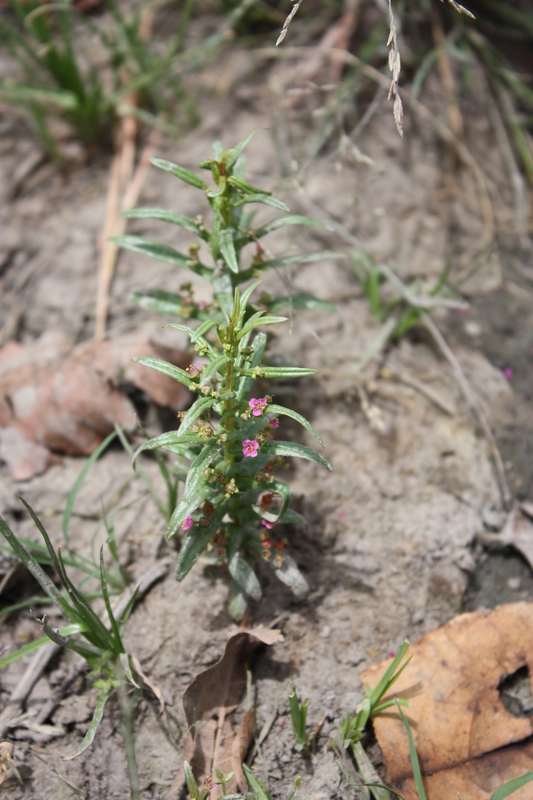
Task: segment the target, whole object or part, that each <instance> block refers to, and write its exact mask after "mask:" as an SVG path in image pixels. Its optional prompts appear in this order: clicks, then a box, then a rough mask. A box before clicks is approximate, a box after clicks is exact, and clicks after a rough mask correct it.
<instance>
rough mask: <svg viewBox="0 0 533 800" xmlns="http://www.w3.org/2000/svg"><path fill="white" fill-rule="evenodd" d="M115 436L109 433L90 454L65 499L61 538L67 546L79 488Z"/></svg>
mask: <svg viewBox="0 0 533 800" xmlns="http://www.w3.org/2000/svg"><path fill="white" fill-rule="evenodd" d="M116 435H117V432H116V431H113V433H110V434H109V436H106V438H105V439H104V441H103V442H102V443H101V444H99V445H98V447H97V448H96V450H95V451H94V453H92V454H91V455H90V456H89V458H88V459H87V461H86V462H85V464H84V465H83V469H82V470H81V472H80V474H79V475H78V477H77V478H76V480H75V482H74V486H73V487H72V489H71V490H70V492H69V495H68V497H67V503H66V505H65V513H64V514H63V538H64V540H65V542H66V544H67V545H68V526H69V523H70V517H71V515H72V509H73V507H74V503H75V502H76V497H77V495H78V492H79V490H80V487H81V485H82V483H83V481H84V480H85V477H86V475H87V473H88V472H89V470H90V469H91V467H92V465H93V464H94V462H95V461H96V460H97V459H98V458H99V457H100V456H101V454H102V453H103V452H104V450H106V449H107V447H108V445H110V444H111V442H112V441H113V439H114V438H115V436H116Z"/></svg>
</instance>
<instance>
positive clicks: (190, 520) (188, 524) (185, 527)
mask: <svg viewBox="0 0 533 800" xmlns="http://www.w3.org/2000/svg"><path fill="white" fill-rule="evenodd" d="M193 525H194V520H193V518H192V517H191V515H190V514H189V516H188V517H187V519H185V520H184V521H183V525H182V526H181V527H182V528H183V530H184V531H188V530H190V529H191V528H192V526H193Z"/></svg>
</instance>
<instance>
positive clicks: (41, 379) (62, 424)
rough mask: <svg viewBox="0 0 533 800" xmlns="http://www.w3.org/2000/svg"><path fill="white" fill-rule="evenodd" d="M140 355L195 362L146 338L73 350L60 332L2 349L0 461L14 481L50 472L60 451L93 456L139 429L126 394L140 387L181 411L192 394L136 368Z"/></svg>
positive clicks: (126, 338)
mask: <svg viewBox="0 0 533 800" xmlns="http://www.w3.org/2000/svg"><path fill="white" fill-rule="evenodd" d="M135 355H145V356H152V357H159V358H163V359H165V360H167V361H171V362H173V363H175V364H177V365H181V366H186V365H187V364H188V363H189V359H190V357H189V356H187V355H185V354H183V353H181V352H180V351H176V350H171V349H170V348H168V347H165V346H162V345H160V344H153V343H152V342H151V341H150V339H149V337H148V336H147V335H146V334H141V335H138V334H136V335H131V336H122V337H118V338H116V339H112V340H109V341H90V342H84V343H83V344H81V345H78V346H77V347H75V348H74V349H72V346H71V343H70V342H69V341H68V340H66V339H65V338H64V337H62V336H60V335H59V334H55V333H53V332H52V333H48V334H45V335H43V336H42V337H41V338H40V339H38V340H37V341H35V342H33V343H31V344H29V345H21V344H18V343H16V342H9V343H8V344H7V345H5V346H4V347H3V348H1V349H0V387H1V388H0V459H2V460H3V461H5V462H6V463H7V465H8V467H9V469H10V472H11V475H12V477H13V478H15V480H27V479H28V478H31V477H33V475H37V474H38V473H40V472H43V471H44V470H45V469H46V468H47V467H48V466H50V464H52V463H54V462H57V460H58V459H57V456H55V455H54V453H56V452H60V453H68V454H71V455H77V454H81V455H89V454H90V453H92V452H93V451H94V450H95V449H96V448H97V447H98V445H99V444H100V442H101V441H102V440H103V439H104V438H105V437H106V436H107V435H108V434H109V433H110V432H111V431H112V430H113V428H114V425H115V423H117V424H119V425H122V426H125V427H132V426H134V425H135V409H134V407H133V405H132V403H131V402H130V400H129V399H128V397H127V396H126V395H125V394H123V392H122V388H123V386H124V385H127V384H130V385H131V384H132V383H133V384H134V385H135V386H137V387H138V388H139V389H142V390H143V391H145V392H147V393H148V394H149V395H150V396H151V397H152V399H153V400H155V402H157V403H159V404H160V405H168V406H170V407H171V408H173V409H176V410H178V409H179V408H181V407H183V405H184V403H186V401H187V398H188V392H187V390H186V389H185V388H184V387H183V386H182V385H181V384H180V383H177V382H176V381H173V380H172V379H171V378H169V377H167V376H166V375H161V374H160V373H157V372H155V371H154V370H150V369H147V368H146V367H143V366H141V365H140V364H134V363H133V362H132V358H133V356H135Z"/></svg>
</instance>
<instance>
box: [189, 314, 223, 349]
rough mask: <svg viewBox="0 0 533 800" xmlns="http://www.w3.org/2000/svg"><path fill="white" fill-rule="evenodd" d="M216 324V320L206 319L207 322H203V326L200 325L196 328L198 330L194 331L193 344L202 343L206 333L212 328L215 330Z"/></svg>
mask: <svg viewBox="0 0 533 800" xmlns="http://www.w3.org/2000/svg"><path fill="white" fill-rule="evenodd" d="M216 324H217V323H216V320H214V319H206V320H204V322H202V324H201V325H199V326H198V327H197V328H196V330H195V331H194V333H193V335H192V336H191V342H192V344H194V343H195V342H200V341H202V337H203V335H204V333H207V332H208V331H210V330H211V328H214V326H215V325H216Z"/></svg>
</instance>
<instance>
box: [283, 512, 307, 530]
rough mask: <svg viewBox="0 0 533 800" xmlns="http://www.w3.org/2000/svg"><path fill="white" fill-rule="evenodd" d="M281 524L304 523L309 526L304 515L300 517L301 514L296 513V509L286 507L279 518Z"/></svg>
mask: <svg viewBox="0 0 533 800" xmlns="http://www.w3.org/2000/svg"><path fill="white" fill-rule="evenodd" d="M279 522H280V524H281V525H305V526H306V527H309V523H308V522H307V520H306V518H305V517H302V515H301V514H298V512H297V511H294V510H293V509H292V508H288V509H287V510H286V512H285V513H284V514H283V516H282V517H281V518H280V520H279Z"/></svg>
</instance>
